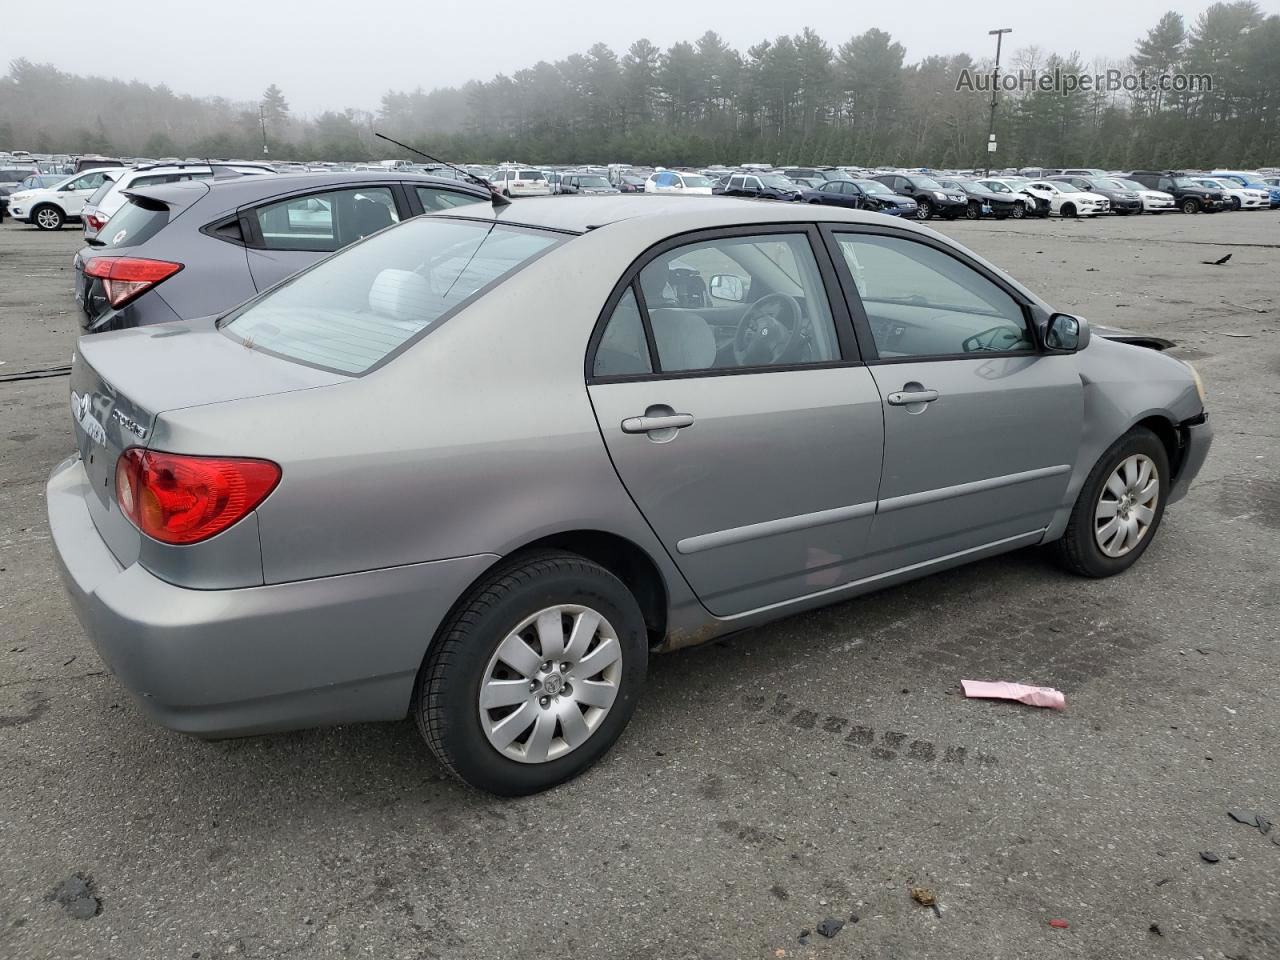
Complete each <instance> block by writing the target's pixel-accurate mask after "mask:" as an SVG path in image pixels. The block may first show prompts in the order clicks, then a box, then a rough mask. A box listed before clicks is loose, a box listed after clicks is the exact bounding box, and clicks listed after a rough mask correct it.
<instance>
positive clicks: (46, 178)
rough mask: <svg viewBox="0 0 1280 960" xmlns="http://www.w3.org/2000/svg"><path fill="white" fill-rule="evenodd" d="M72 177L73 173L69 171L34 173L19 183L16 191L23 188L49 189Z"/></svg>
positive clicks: (18, 191)
mask: <svg viewBox="0 0 1280 960" xmlns="http://www.w3.org/2000/svg"><path fill="white" fill-rule="evenodd" d="M70 179H71V174H67V173H33V174H32V175H31V176H29V177H27V179H25V180H23V181H22V182H21V183H20V184H18V186H17V189H16V190H15V191H14V192H15V193H20V192H21V191H23V190H49V189H52V188H53V187H56V186H58V185H59V184H60V183H63V182H65V181H67V180H70Z"/></svg>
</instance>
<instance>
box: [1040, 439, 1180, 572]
mask: <svg viewBox="0 0 1280 960" xmlns="http://www.w3.org/2000/svg"><path fill="white" fill-rule="evenodd" d="M1171 480H1172V477H1171V476H1170V473H1169V456H1168V454H1167V453H1166V452H1165V448H1164V444H1162V443H1161V442H1160V438H1159V437H1157V436H1156V435H1155V434H1154V433H1152V432H1151V431H1150V430H1147V429H1146V428H1145V427H1135V428H1134V429H1133V430H1130V431H1129V432H1128V433H1126V434H1125V435H1124V436H1123V437H1121V438H1120V439H1119V440H1117V441H1116V442H1115V443H1113V444H1112V445H1111V446H1110V448H1108V450H1107V452H1106V453H1104V454H1103V455H1102V457H1101V458H1100V459H1099V460H1098V462H1097V463H1096V464H1095V465H1094V467H1093V470H1092V471H1090V473H1089V477H1088V479H1086V480H1085V483H1084V487H1083V488H1082V489H1081V491H1080V495H1079V497H1077V498H1076V505H1075V507H1074V508H1073V509H1072V511H1071V519H1070V520H1069V521H1068V522H1067V529H1066V532H1065V533H1064V534H1063V536H1062V539H1061V540H1059V541H1058V542H1057V543H1056V544H1054V547H1055V549H1056V550H1057V554H1058V559H1059V561H1060V562H1061V563H1062V565H1063V566H1065V567H1066V568H1067V569H1068V570H1070V571H1071V572H1072V573H1076V574H1079V575H1080V576H1084V577H1111V576H1114V575H1115V574H1117V573H1122V572H1123V571H1125V570H1127V569H1129V567H1131V566H1133V564H1135V563H1136V562H1137V560H1138V558H1139V557H1140V556H1142V554H1143V552H1144V551H1145V550H1146V549H1147V547H1148V546H1149V545H1150V544H1151V540H1152V538H1153V537H1154V536H1155V534H1156V530H1157V529H1159V527H1160V520H1161V518H1162V517H1163V516H1164V501H1165V495H1166V491H1167V490H1168V487H1169V483H1170V481H1171Z"/></svg>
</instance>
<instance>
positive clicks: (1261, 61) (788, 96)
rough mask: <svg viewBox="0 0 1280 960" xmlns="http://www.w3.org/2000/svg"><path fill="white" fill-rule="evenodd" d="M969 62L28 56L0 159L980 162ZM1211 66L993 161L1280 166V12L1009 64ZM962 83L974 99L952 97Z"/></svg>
mask: <svg viewBox="0 0 1280 960" xmlns="http://www.w3.org/2000/svg"><path fill="white" fill-rule="evenodd" d="M992 66H993V64H992V62H991V59H990V58H988V59H975V58H974V57H972V56H971V55H970V54H967V53H958V54H953V55H949V56H930V57H926V58H924V59H922V60H919V61H917V62H915V63H907V62H906V50H905V48H904V47H903V45H902V44H901V43H898V42H897V41H895V40H894V39H893V38H892V37H891V36H890V35H889V34H887V33H885V32H884V31H882V30H879V29H874V28H873V29H870V30H867V31H866V32H865V33H862V34H859V35H857V36H854V37H851V38H850V39H848V40H846V41H844V42H842V43H839V44H838V45H836V46H834V47H833V46H832V45H831V44H830V43H828V41H827V40H825V39H824V38H823V37H821V36H820V35H819V34H818V33H816V32H815V31H814V30H812V29H810V28H807V27H806V28H805V29H803V30H802V31H801V32H800V33H798V34H795V35H785V34H784V35H782V36H779V37H777V38H775V39H772V40H762V41H761V42H760V43H758V44H756V45H754V46H751V47H748V48H747V49H746V50H745V51H739V50H736V49H734V48H733V47H731V46H730V45H729V44H728V43H726V42H725V41H724V40H723V39H722V38H721V37H720V36H719V35H718V34H716V33H715V32H713V31H708V32H706V33H704V34H703V35H702V36H701V37H699V38H698V39H697V40H695V41H692V42H688V41H681V42H679V43H676V44H674V45H672V46H671V47H669V48H668V49H666V50H661V49H659V48H658V47H656V46H655V45H654V44H653V43H651V42H650V41H648V40H645V39H641V40H637V41H635V42H634V43H632V44H631V45H630V46H629V47H628V48H627V50H626V51H625V52H624V53H623V54H622V55H621V56H619V55H618V54H617V53H616V52H615V51H614V50H612V49H611V48H610V47H608V46H607V45H605V44H603V43H598V44H596V45H595V46H593V47H591V49H589V50H587V51H586V52H585V53H582V54H574V55H572V56H570V57H567V58H566V59H564V60H561V61H558V62H556V63H548V62H546V61H542V62H539V63H536V64H534V65H532V66H530V67H527V68H525V69H522V70H518V71H516V72H514V73H512V74H510V75H505V74H500V75H498V76H496V77H493V78H492V79H490V80H487V81H480V80H473V81H471V82H468V83H466V84H463V85H462V86H459V87H442V88H437V89H434V90H430V91H425V90H422V89H417V90H412V91H389V92H387V93H386V94H385V95H384V96H383V97H382V102H381V104H380V106H379V109H378V110H377V111H376V112H371V111H361V110H353V109H347V110H342V111H327V112H325V113H322V114H320V115H319V116H316V117H310V118H302V117H297V116H295V115H293V114H292V113H291V111H290V109H289V105H288V101H287V99H286V97H285V94H284V92H283V91H281V90H280V89H279V88H278V87H276V86H275V85H274V84H273V85H272V86H271V87H270V88H268V90H267V91H266V92H265V93H264V95H263V97H262V100H261V102H260V103H257V104H252V103H250V104H246V103H236V102H232V101H229V100H227V99H224V98H220V97H211V98H198V97H191V96H186V95H182V94H178V93H175V92H174V91H172V90H171V89H169V88H168V87H167V86H165V85H159V86H152V85H148V84H142V83H127V82H123V81H119V80H106V79H102V78H97V77H80V76H75V75H72V74H68V73H64V72H62V71H59V70H57V69H55V68H54V67H52V66H49V65H47V64H36V63H32V62H30V61H28V60H25V59H20V60H16V61H14V62H13V63H12V64H10V68H9V75H8V78H7V81H8V82H4V81H0V148H5V147H10V148H11V147H23V148H25V149H28V150H32V151H36V152H54V151H63V152H99V153H125V154H127V155H145V156H150V157H159V156H218V157H229V156H237V157H242V158H243V157H253V156H261V155H262V154H263V149H262V148H263V144H264V140H265V143H266V145H267V147H268V149H269V151H270V153H269V155H270V157H271V158H273V159H296V160H312V159H315V160H319V159H325V160H359V159H370V158H374V157H378V158H389V157H395V156H399V155H400V153H399V152H398V151H397V150H396V149H394V148H389V147H388V146H387V145H386V144H384V143H383V142H382V141H379V140H377V139H376V138H374V137H373V131H374V130H375V129H381V130H383V131H384V132H387V133H389V134H390V135H392V136H395V137H396V138H397V139H402V140H408V141H411V142H416V143H419V144H420V145H422V146H423V148H424V149H426V150H428V151H429V152H431V153H434V154H437V155H442V156H445V157H447V158H449V159H457V160H467V161H480V162H498V161H502V160H507V159H519V160H522V161H525V162H539V163H576V162H592V163H606V162H612V161H624V162H629V163H633V164H657V163H662V164H667V165H703V164H709V163H717V162H718V163H734V162H745V161H760V162H770V163H775V164H784V163H790V164H810V163H841V164H856V165H866V166H872V165H895V166H896V165H904V166H906V165H909V166H917V165H924V166H930V167H961V168H963V167H979V166H984V165H985V164H986V163H987V162H988V153H987V131H988V123H989V111H990V99H991V94H990V93H989V92H984V91H982V90H975V89H973V85H972V84H969V85H968V86H966V85H965V84H963V83H960V82H959V80H960V78H961V76H962V75H963V74H964V71H968V72H969V75H971V76H982V75H989V74H990V72H991V70H992ZM1055 70H1056V71H1060V72H1061V73H1063V74H1089V75H1093V74H1105V73H1106V72H1107V71H1108V70H1112V71H1118V72H1119V73H1133V72H1141V73H1145V74H1147V75H1148V76H1150V77H1155V76H1159V75H1173V74H1179V73H1182V74H1196V75H1201V76H1204V75H1207V76H1209V77H1211V78H1212V82H1211V84H1209V85H1208V86H1207V88H1205V87H1200V88H1196V89H1191V90H1163V89H1160V88H1158V87H1155V86H1152V87H1151V88H1148V89H1128V90H1126V89H1119V90H1108V89H1093V90H1088V91H1081V90H1077V91H1075V92H1074V93H1071V94H1070V95H1067V96H1064V95H1062V94H1061V93H1060V92H1058V91H1043V90H1036V89H1016V90H1011V91H1008V92H1002V93H1000V94H999V109H998V113H997V119H996V132H997V139H998V144H999V150H998V152H997V153H996V154H995V155H994V157H993V160H992V162H993V163H994V164H995V165H998V166H1022V165H1028V164H1045V165H1063V166H1081V165H1087V166H1100V167H1106V168H1117V169H1119V168H1135V167H1181V166H1186V167H1211V166H1216V165H1227V166H1245V167H1252V166H1259V165H1266V164H1280V16H1275V15H1272V16H1265V15H1264V14H1263V13H1262V12H1261V10H1260V9H1259V7H1258V6H1257V4H1256V3H1253V2H1251V0H1235V2H1219V3H1214V4H1213V5H1212V6H1210V7H1208V8H1207V9H1206V10H1204V11H1203V12H1202V13H1201V14H1200V15H1199V16H1198V17H1197V18H1196V19H1195V21H1194V22H1193V23H1191V24H1190V25H1188V24H1187V23H1186V21H1185V20H1184V18H1183V17H1182V15H1180V14H1178V13H1176V12H1172V11H1171V12H1169V13H1166V14H1165V15H1164V16H1163V17H1161V18H1160V20H1159V21H1158V22H1157V23H1156V24H1155V25H1154V26H1153V27H1152V28H1151V29H1150V30H1149V31H1147V33H1146V34H1145V35H1144V36H1143V37H1142V38H1140V39H1139V40H1138V41H1137V42H1136V44H1135V47H1134V50H1133V52H1132V54H1131V55H1130V56H1129V57H1128V58H1127V59H1125V60H1122V61H1103V60H1098V61H1093V62H1090V63H1085V62H1083V61H1082V58H1081V57H1080V55H1079V54H1078V53H1076V52H1068V53H1060V52H1051V51H1045V50H1042V49H1040V48H1037V47H1024V48H1021V49H1018V50H1015V51H1014V52H1013V54H1012V56H1010V57H1006V58H1005V59H1004V60H1003V62H1002V63H1001V71H1002V72H1005V73H1012V74H1017V73H1018V72H1019V71H1037V72H1039V73H1040V74H1046V73H1048V74H1051V73H1053V72H1054V71H1055ZM958 86H959V87H960V89H958Z"/></svg>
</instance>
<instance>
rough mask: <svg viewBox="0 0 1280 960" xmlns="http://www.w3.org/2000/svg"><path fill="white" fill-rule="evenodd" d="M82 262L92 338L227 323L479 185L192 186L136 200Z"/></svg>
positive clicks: (349, 180) (324, 178) (231, 181)
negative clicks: (267, 295) (235, 310)
mask: <svg viewBox="0 0 1280 960" xmlns="http://www.w3.org/2000/svg"><path fill="white" fill-rule="evenodd" d="M126 196H127V197H128V198H129V199H128V202H127V203H126V204H125V205H124V206H123V207H121V208H120V209H119V210H118V211H117V212H116V213H115V215H114V216H112V217H111V219H110V220H109V221H108V222H107V225H106V226H105V227H104V228H103V230H102V231H101V233H100V234H99V235H98V236H96V237H94V238H92V239H89V240H88V246H86V247H84V248H82V249H81V250H80V251H79V252H78V253H77V254H76V256H75V260H74V266H75V271H76V290H75V295H76V301H77V302H78V303H79V304H80V306H81V308H82V309H83V311H84V313H83V316H82V317H81V325H82V327H83V328H84V330H85V331H86V332H88V333H99V332H101V331H104V330H119V329H123V328H125V327H139V326H146V325H148V324H153V323H165V322H168V321H172V320H190V319H191V318H193V317H204V316H210V315H212V314H216V313H221V312H222V311H224V310H227V309H229V308H231V307H233V306H235V305H236V304H238V303H240V302H241V301H243V300H247V299H248V298H249V297H252V296H254V295H256V294H257V293H259V292H261V291H263V290H265V289H267V288H268V287H270V286H272V285H273V284H276V283H279V282H280V281H281V280H283V279H285V278H286V277H288V276H290V275H291V274H294V273H297V272H298V271H299V270H301V269H303V268H304V267H308V266H310V265H311V264H313V263H315V262H316V261H317V260H321V259H323V258H324V257H327V256H328V255H329V254H331V253H333V252H334V251H336V250H340V249H342V248H343V247H345V246H348V245H349V244H352V243H354V242H356V241H357V240H360V239H362V238H363V237H367V236H369V235H370V234H373V233H376V232H377V231H379V230H381V229H383V228H384V227H389V226H391V225H392V224H394V223H398V222H399V221H401V220H405V219H408V218H409V217H414V216H417V215H419V214H421V213H424V212H430V211H433V210H445V209H449V208H452V207H457V206H462V205H465V204H469V203H477V202H483V201H487V200H488V199H489V194H488V192H487V191H486V190H484V189H483V188H482V187H478V186H474V185H472V184H469V183H461V182H459V181H457V180H450V179H444V178H441V177H424V176H416V175H413V174H408V173H385V174H384V173H373V172H365V173H346V174H343V173H306V174H296V175H291V174H282V175H280V176H271V177H255V176H234V175H233V176H231V177H229V178H227V179H216V178H215V179H211V180H209V179H206V180H198V179H193V180H184V181H182V182H178V183H165V184H154V185H148V186H144V187H137V188H134V189H131V190H129V191H127V193H126Z"/></svg>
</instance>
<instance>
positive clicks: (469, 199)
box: [416, 187, 483, 213]
mask: <svg viewBox="0 0 1280 960" xmlns="http://www.w3.org/2000/svg"><path fill="white" fill-rule="evenodd" d="M416 189H417V191H418V200H419V202H421V204H422V209H423V210H425V211H426V212H427V213H430V212H431V211H433V210H448V209H449V208H450V207H460V206H462V205H463V204H464V203H481V202H483V201H482V200H481V199H480V198H479V197H473V196H471V195H470V194H468V193H458V192H457V191H455V190H441V189H440V188H439V187H417V188H416Z"/></svg>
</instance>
